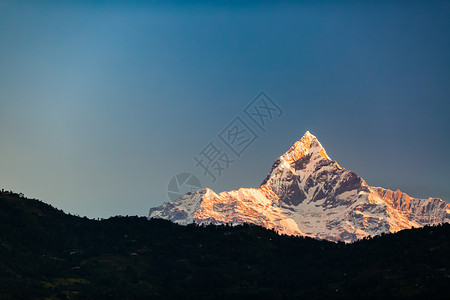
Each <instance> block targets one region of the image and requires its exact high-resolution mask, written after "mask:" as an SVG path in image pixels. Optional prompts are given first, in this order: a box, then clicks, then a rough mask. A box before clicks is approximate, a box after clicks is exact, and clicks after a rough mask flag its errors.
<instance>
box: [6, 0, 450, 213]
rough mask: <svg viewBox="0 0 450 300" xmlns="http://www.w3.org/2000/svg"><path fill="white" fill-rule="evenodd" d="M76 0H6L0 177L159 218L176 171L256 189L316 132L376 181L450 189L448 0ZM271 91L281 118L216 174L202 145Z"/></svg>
mask: <svg viewBox="0 0 450 300" xmlns="http://www.w3.org/2000/svg"><path fill="white" fill-rule="evenodd" d="M75 2H76V1H72V2H69V1H66V2H64V1H1V2H0V70H1V71H0V187H1V188H5V189H8V190H10V189H11V190H14V191H17V192H24V193H25V195H27V196H28V197H32V198H33V197H36V198H39V199H41V200H43V201H45V202H47V203H50V204H52V205H54V206H57V207H59V208H61V209H63V210H64V211H66V212H70V213H74V214H80V215H87V216H88V217H108V216H111V215H146V214H147V212H148V209H149V208H150V207H152V206H157V205H160V204H161V203H162V202H164V201H168V198H167V193H166V190H167V184H168V182H169V180H170V179H171V177H172V176H174V175H175V174H177V173H179V172H191V173H194V174H196V175H197V176H198V177H199V179H200V180H201V181H202V184H203V185H204V186H208V187H211V188H212V189H214V190H216V191H218V192H220V191H223V190H229V189H235V188H237V187H240V186H244V187H257V186H258V185H259V184H260V183H261V181H262V180H263V179H264V177H265V176H266V174H267V172H268V171H269V169H270V167H271V165H272V163H273V162H274V161H275V160H276V159H277V158H278V157H279V156H280V155H281V154H283V153H284V152H285V151H287V150H288V149H289V147H290V146H291V145H292V144H293V143H294V142H295V141H296V140H298V139H300V138H301V137H302V135H303V134H304V132H305V131H306V130H309V131H311V133H313V134H314V135H316V136H317V137H318V138H319V140H320V141H321V142H322V144H323V145H324V147H325V148H326V150H327V152H328V154H329V155H330V156H331V158H333V159H335V160H337V161H338V162H339V163H340V164H341V166H343V167H345V168H348V169H351V170H353V171H355V172H357V173H358V174H359V175H360V176H362V177H363V178H364V179H365V180H366V181H367V183H368V184H370V185H374V186H383V187H386V188H391V189H396V188H400V189H401V190H403V191H405V192H407V193H409V194H410V195H411V196H420V197H429V196H433V197H441V198H443V199H444V200H446V201H449V200H450V186H449V183H450V175H449V170H450V160H449V158H448V149H450V138H449V137H450V117H449V112H450V104H449V103H450V55H449V53H450V2H449V1H445V2H444V1H443V2H440V1H432V2H431V1H429V2H430V3H428V1H422V2H415V1H404V2H393V1H385V2H384V1H370V3H362V2H363V1H360V3H356V1H355V2H350V1H343V2H339V3H340V4H337V3H338V1H335V2H331V1H330V2H327V1H320V3H319V2H318V1H317V2H314V3H309V2H306V1H305V2H298V3H296V4H293V3H292V2H285V3H282V4H267V3H264V2H251V4H241V3H240V2H238V1H236V2H228V1H227V2H225V1H223V2H216V4H214V5H211V4H206V3H204V2H198V1H197V2H194V3H191V4H185V3H183V2H171V4H170V5H165V4H161V3H160V2H159V1H157V2H156V1H155V2H154V3H153V4H145V2H146V1H135V2H134V3H133V4H130V1H127V2H125V1H123V2H121V1H97V2H95V1H90V4H74V3H75ZM82 2H83V1H82ZM86 2H87V1H86ZM364 2H365V1H364ZM37 3H39V4H37ZM260 91H265V92H266V93H267V94H268V95H269V96H270V97H271V98H272V99H273V100H274V101H275V102H276V103H277V104H278V105H279V106H280V108H282V109H283V111H284V114H283V115H282V116H281V117H279V118H276V119H274V120H272V122H270V124H268V126H267V129H266V131H265V132H262V131H258V129H255V133H257V134H258V137H259V138H258V139H257V140H256V141H255V142H254V143H253V144H252V145H250V146H249V147H248V148H247V149H246V151H245V152H244V153H243V155H242V156H241V157H239V158H237V159H235V162H234V163H232V164H231V165H230V167H229V170H226V172H224V173H223V174H222V176H221V177H220V178H218V179H217V181H216V182H211V181H210V180H209V178H208V177H205V176H202V172H201V170H200V169H199V168H197V167H196V166H195V164H194V161H193V157H194V156H196V155H197V154H198V153H199V152H200V151H201V150H202V149H203V148H204V147H205V146H206V145H207V144H208V143H209V142H210V141H212V140H213V141H218V134H219V133H220V132H221V131H222V130H223V129H224V128H225V127H226V126H227V125H228V123H229V122H231V121H232V120H233V119H234V118H235V117H236V116H242V114H243V110H244V108H245V107H246V105H247V104H248V103H249V102H250V101H251V100H252V99H253V98H254V97H255V96H256V95H257V94H258V93H259V92H260ZM248 125H249V126H251V125H252V124H250V123H249V124H248ZM253 125H254V124H253Z"/></svg>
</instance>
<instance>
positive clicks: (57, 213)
mask: <svg viewBox="0 0 450 300" xmlns="http://www.w3.org/2000/svg"><path fill="white" fill-rule="evenodd" d="M449 241H450V225H449V224H445V225H441V226H435V227H425V228H421V229H412V230H405V231H401V232H399V233H396V234H389V235H384V236H381V237H375V238H372V239H369V240H363V241H359V242H356V243H353V244H344V243H331V242H326V241H318V240H313V239H309V238H295V237H289V236H279V235H277V234H276V233H275V232H273V231H270V230H267V229H264V228H261V227H258V226H252V225H243V226H235V227H231V226H213V225H210V226H205V227H199V226H195V225H190V226H179V225H176V224H173V223H171V222H169V221H164V220H156V219H153V220H150V221H148V220H147V219H146V218H145V217H112V218H109V219H106V220H91V219H88V218H80V217H77V216H71V215H68V214H65V213H64V212H62V211H61V210H58V209H55V208H53V207H52V206H50V205H48V204H45V203H43V202H41V201H39V200H34V199H27V198H24V197H23V195H20V194H15V193H12V192H1V193H0V299H99V298H111V299H141V298H142V299H151V298H180V297H183V299H199V298H211V297H214V296H215V297H219V298H224V297H229V298H255V299H265V298H266V299H290V298H303V299H323V298H325V297H331V299H339V298H342V299H344V298H345V299H349V297H355V298H356V297H358V298H364V299H380V298H383V297H384V298H388V299H391V298H392V299H395V298H397V299H405V298H409V299H416V298H417V299H424V298H426V299H445V298H448V297H449V287H450V247H449Z"/></svg>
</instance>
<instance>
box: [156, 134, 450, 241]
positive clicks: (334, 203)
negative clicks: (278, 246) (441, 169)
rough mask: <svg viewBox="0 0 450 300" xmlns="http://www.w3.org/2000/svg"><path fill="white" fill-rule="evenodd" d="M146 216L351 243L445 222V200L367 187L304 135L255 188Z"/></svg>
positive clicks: (167, 206)
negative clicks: (258, 228) (254, 226)
mask: <svg viewBox="0 0 450 300" xmlns="http://www.w3.org/2000/svg"><path fill="white" fill-rule="evenodd" d="M149 218H164V219H169V220H172V221H174V222H177V223H179V224H188V223H193V222H195V223H200V224H209V223H213V224H222V223H233V224H239V223H244V222H247V223H254V224H258V225H261V226H264V227H266V228H269V229H275V230H276V231H277V232H278V233H280V234H288V235H301V236H310V237H314V238H319V239H326V240H332V241H346V242H351V241H355V240H357V239H360V238H363V237H365V236H373V235H378V234H381V233H387V232H396V231H399V230H402V229H407V228H411V227H413V226H414V227H420V226H424V225H426V224H438V223H444V222H449V221H450V205H449V204H447V203H446V202H444V201H442V200H441V199H438V198H429V199H417V198H412V197H409V196H408V195H406V194H405V193H402V192H401V191H399V190H398V191H395V192H393V191H391V190H386V189H383V188H379V187H370V186H368V185H367V183H366V182H365V181H364V180H363V179H362V178H361V177H359V176H358V175H357V174H356V173H354V172H352V171H350V170H346V169H344V168H342V167H341V166H339V164H338V163H337V162H336V161H334V160H332V159H331V158H330V157H329V156H328V155H327V153H326V151H325V149H324V148H323V147H322V145H321V144H320V142H319V141H318V140H317V138H316V137H315V136H313V135H312V134H310V133H309V132H306V133H305V135H304V136H303V138H302V139H301V140H300V141H298V142H296V143H295V144H294V145H293V146H292V147H291V149H289V150H288V151H287V152H286V153H285V154H283V155H282V156H281V157H280V158H279V159H278V160H277V161H276V162H275V163H274V164H273V166H272V169H271V170H270V172H269V174H268V175H267V177H266V178H265V179H264V181H263V182H262V184H261V186H260V187H259V188H257V189H252V188H241V189H239V190H237V191H230V192H222V193H220V194H216V193H215V192H214V191H212V190H210V189H203V190H198V191H196V192H194V193H189V194H187V195H185V196H183V197H181V198H179V199H177V200H176V201H174V202H168V203H164V204H163V205H162V206H160V207H156V208H152V209H150V213H149Z"/></svg>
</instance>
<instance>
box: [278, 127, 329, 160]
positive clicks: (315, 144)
mask: <svg viewBox="0 0 450 300" xmlns="http://www.w3.org/2000/svg"><path fill="white" fill-rule="evenodd" d="M309 154H311V155H315V154H317V155H320V156H322V157H323V158H325V159H330V160H331V158H330V157H329V156H328V155H327V152H326V151H325V149H324V148H323V147H322V144H320V142H319V140H318V139H317V138H316V137H315V136H314V135H312V134H311V133H310V132H309V131H306V132H305V134H304V135H303V137H302V138H301V139H300V140H299V141H297V142H295V144H294V145H293V146H292V147H291V148H290V149H289V150H288V151H287V152H286V153H285V154H283V155H282V156H281V158H282V159H283V160H285V161H287V162H292V161H297V160H299V159H300V158H301V157H304V156H306V155H309Z"/></svg>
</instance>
